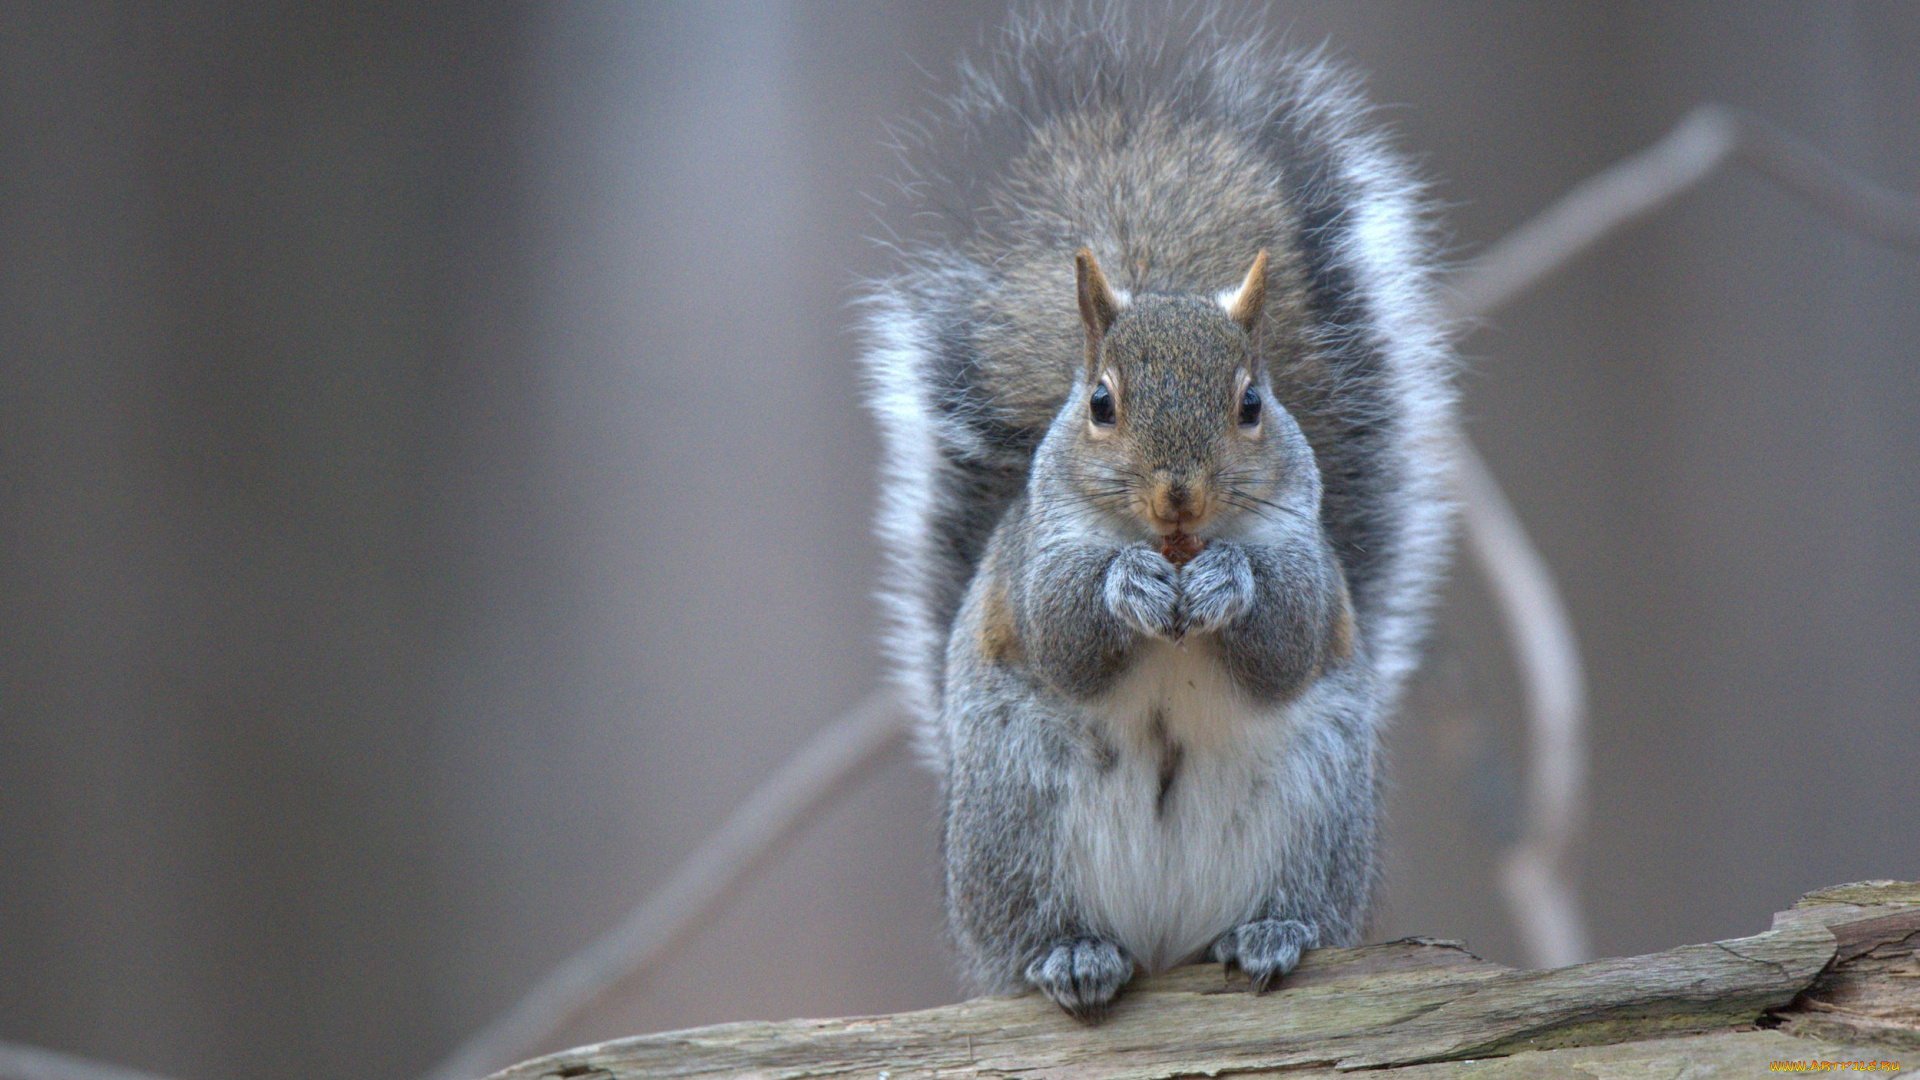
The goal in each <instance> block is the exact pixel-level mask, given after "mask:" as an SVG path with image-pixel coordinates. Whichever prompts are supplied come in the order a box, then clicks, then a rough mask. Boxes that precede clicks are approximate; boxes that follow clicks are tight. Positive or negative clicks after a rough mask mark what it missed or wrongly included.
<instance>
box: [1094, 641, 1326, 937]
mask: <svg viewBox="0 0 1920 1080" xmlns="http://www.w3.org/2000/svg"><path fill="white" fill-rule="evenodd" d="M1286 712H1287V710H1286V709H1285V708H1282V709H1280V710H1278V711H1274V712H1265V711H1261V710H1257V709H1254V708H1252V707H1250V706H1248V705H1246V704H1244V703H1243V702H1241V700H1240V698H1239V696H1238V695H1237V694H1236V693H1235V691H1234V688H1233V687H1232V685H1231V683H1230V681H1229V678H1228V676H1227V673H1226V672H1225V670H1224V669H1223V668H1222V667H1221V665H1220V663H1219V662H1218V660H1217V659H1216V658H1215V657H1214V655H1213V651H1212V648H1211V647H1210V646H1209V645H1208V644H1207V643H1206V642H1204V641H1193V642H1189V643H1187V644H1184V645H1180V646H1175V645H1169V644H1166V643H1162V642H1156V643H1154V644H1153V645H1151V646H1149V651H1148V653H1147V654H1146V655H1143V656H1141V657H1140V658H1139V659H1138V660H1137V661H1136V663H1135V665H1134V668H1133V670H1132V671H1130V672H1129V673H1128V675H1127V677H1126V678H1125V679H1124V680H1123V682H1122V683H1121V685H1120V686H1119V687H1117V688H1116V689H1115V690H1114V692H1113V693H1112V694H1110V695H1109V696H1108V697H1107V698H1106V699H1105V700H1104V701H1103V702H1101V703H1100V705H1099V706H1098V707H1096V709H1095V713H1096V715H1097V716H1098V717H1099V723H1101V724H1102V726H1104V727H1105V729H1106V731H1105V735H1106V737H1107V738H1108V739H1110V740H1111V742H1112V744H1113V746H1114V748H1115V749H1117V750H1118V751H1119V759H1118V761H1117V763H1115V764H1113V765H1112V767H1110V768H1108V769H1107V770H1105V771H1104V772H1102V771H1100V770H1099V769H1098V768H1097V766H1094V765H1090V766H1089V767H1088V768H1086V769H1084V770H1080V771H1077V772H1076V774H1075V777H1074V780H1073V782H1072V783H1071V784H1070V785H1069V792H1068V796H1067V809H1066V814H1065V819H1064V823H1065V825H1066V829H1065V835H1064V836H1063V838H1062V840H1063V845H1064V847H1065V849H1066V850H1065V851H1064V852H1063V854H1064V855H1065V859H1064V863H1065V867H1066V869H1067V872H1068V874H1069V875H1070V877H1071V880H1072V882H1073V888H1074V895H1075V896H1076V897H1077V898H1078V900H1079V902H1080V904H1081V905H1082V907H1083V910H1084V913H1085V915H1086V916H1087V918H1088V919H1089V920H1090V921H1091V922H1092V924H1093V925H1094V926H1095V927H1097V928H1098V929H1099V930H1101V931H1102V932H1104V933H1107V934H1110V935H1112V937H1113V939H1114V940H1115V941H1116V942H1117V943H1118V944H1120V946H1121V947H1122V948H1124V949H1126V950H1127V952H1128V953H1130V954H1131V955H1132V956H1133V957H1134V959H1135V960H1136V961H1137V962H1139V963H1140V964H1142V965H1144V966H1145V967H1146V968H1147V969H1148V970H1152V971H1158V970H1161V969H1164V968H1167V967H1171V966H1173V965H1175V964H1179V963H1185V962H1187V961H1190V960H1193V959H1196V958H1197V957H1198V954H1199V953H1200V952H1201V951H1202V950H1204V949H1205V948H1206V947H1207V946H1208V945H1209V944H1211V943H1212V942H1213V940H1214V939H1215V938H1216V937H1218V936H1220V935H1221V934H1222V933H1224V932H1226V931H1227V930H1229V929H1231V928H1233V927H1235V926H1237V925H1239V924H1240V923H1242V922H1245V921H1247V920H1248V919H1250V918H1253V917H1254V916H1256V915H1257V914H1258V913H1259V909H1260V906H1261V904H1262V903H1263V901H1264V900H1265V899H1266V898H1267V897H1268V896H1269V895H1270V893H1271V890H1272V888H1273V883H1274V881H1275V878H1276V873H1277V867H1278V864H1279V860H1280V858H1281V853H1282V848H1283V846H1284V836H1285V832H1286V823H1285V822H1284V821H1282V820H1276V817H1277V816H1284V815H1276V814H1275V812H1274V811H1275V800H1274V798H1273V796H1272V794H1271V793H1269V794H1268V796H1267V797H1266V798H1259V797H1258V796H1257V794H1256V792H1257V789H1258V788H1259V787H1260V786H1261V785H1262V783H1263V782H1264V783H1267V784H1271V783H1273V782H1275V780H1276V776H1275V774H1276V772H1277V771H1278V770H1277V769H1276V766H1277V765H1278V763H1279V760H1280V758H1281V756H1282V754H1283V746H1284V742H1285V739H1286V733H1287V730H1288V728H1289V727H1291V725H1290V724H1289V723H1288V717H1287V715H1286ZM1156 713H1157V714H1158V715H1159V716H1160V717H1161V718H1162V719H1161V724H1160V726H1161V727H1162V728H1163V729H1164V732H1165V738H1164V739H1163V738H1161V737H1160V736H1159V735H1158V734H1157V733H1156V732H1155V731H1154V728H1155V723H1154V716H1155V714H1156ZM1169 744H1173V745H1178V746H1179V747H1180V762H1179V768H1178V770H1177V772H1176V773H1175V774H1174V780H1173V783H1172V786H1171V787H1170V788H1169V790H1168V796H1167V798H1166V800H1165V805H1164V813H1163V812H1162V811H1161V809H1160V803H1161V798H1160V790H1161V768H1162V760H1163V757H1164V754H1165V749H1166V747H1167V746H1168V745H1169ZM1283 803H1284V801H1283Z"/></svg>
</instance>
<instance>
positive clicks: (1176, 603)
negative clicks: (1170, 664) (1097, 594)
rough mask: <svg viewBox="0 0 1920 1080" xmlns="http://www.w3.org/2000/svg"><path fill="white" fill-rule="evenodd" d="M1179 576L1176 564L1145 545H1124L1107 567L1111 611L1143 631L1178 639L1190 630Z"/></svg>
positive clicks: (1123, 620)
mask: <svg viewBox="0 0 1920 1080" xmlns="http://www.w3.org/2000/svg"><path fill="white" fill-rule="evenodd" d="M1179 576H1180V571H1179V570H1177V569H1175V568H1174V565H1173V564H1172V563H1170V562H1168V561H1167V560H1166V559H1165V558H1163V557H1162V556H1161V554H1160V553H1159V552H1158V551H1155V550H1154V549H1152V548H1150V547H1147V546H1146V545H1145V544H1134V545H1132V546H1130V547H1125V548H1122V549H1120V554H1118V555H1116V556H1114V558H1113V562H1112V563H1111V564H1110V565H1109V566H1108V567H1107V610H1108V611H1111V612H1113V614H1114V617H1115V618H1117V619H1119V620H1120V621H1121V622H1123V623H1126V624H1127V625H1128V626H1131V627H1133V628H1134V629H1135V630H1138V631H1139V632H1140V633H1142V634H1146V635H1147V636H1149V637H1159V638H1166V639H1167V640H1169V641H1172V640H1176V639H1178V638H1179V637H1180V635H1181V633H1182V632H1183V631H1184V630H1185V629H1186V627H1185V625H1184V622H1183V620H1182V617H1181V612H1180V586H1179Z"/></svg>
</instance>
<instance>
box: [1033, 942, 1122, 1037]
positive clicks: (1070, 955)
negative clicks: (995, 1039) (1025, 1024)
mask: <svg viewBox="0 0 1920 1080" xmlns="http://www.w3.org/2000/svg"><path fill="white" fill-rule="evenodd" d="M1131 978H1133V961H1132V959H1130V958H1129V957H1128V956H1127V954H1126V953H1123V952H1121V951H1120V946H1118V945H1115V944H1114V943H1113V942H1111V941H1108V940H1106V939H1105V938H1097V937H1075V938H1067V939H1065V940H1062V941H1057V942H1055V943H1054V944H1053V945H1052V946H1051V947H1050V948H1048V949H1047V950H1046V951H1044V952H1042V953H1041V954H1040V955H1039V956H1037V957H1035V958H1034V961H1033V963H1031V964H1028V965H1027V981H1028V982H1030V983H1032V984H1033V985H1034V986H1037V987H1039V988H1040V990H1041V992H1042V993H1044V994H1046V995H1047V996H1048V997H1050V998H1052V999H1053V1001H1054V1004H1056V1005H1059V1006H1060V1007H1061V1008H1063V1009H1065V1010H1067V1012H1068V1013H1069V1014H1070V1015H1071V1016H1072V1017H1073V1018H1074V1019H1075V1020H1079V1021H1081V1022H1082V1023H1088V1024H1097V1023H1099V1022H1100V1020H1101V1018H1102V1017H1104V1016H1105V1015H1106V1012H1107V1006H1109V1005H1111V1004H1113V999H1114V997H1115V996H1117V995H1118V994H1119V993H1120V988H1121V987H1123V986H1125V985H1127V980H1128V979H1131Z"/></svg>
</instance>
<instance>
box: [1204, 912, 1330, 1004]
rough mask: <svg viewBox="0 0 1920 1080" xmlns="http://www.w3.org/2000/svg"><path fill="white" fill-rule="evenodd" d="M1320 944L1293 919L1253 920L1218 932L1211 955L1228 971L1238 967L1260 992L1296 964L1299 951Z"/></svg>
mask: <svg viewBox="0 0 1920 1080" xmlns="http://www.w3.org/2000/svg"><path fill="white" fill-rule="evenodd" d="M1319 943H1320V935H1319V934H1317V933H1315V932H1314V930H1313V928H1312V927H1311V926H1308V925H1307V924H1306V923H1303V922H1300V921H1298V920H1296V919H1255V920H1253V921H1252V922H1246V923H1241V924H1240V925H1239V926H1236V927H1234V928H1233V929H1231V930H1229V931H1227V932H1226V933H1224V934H1222V935H1220V939H1219V940H1218V941H1215V942H1214V943H1213V958H1214V959H1215V960H1217V961H1219V962H1220V963H1221V964H1222V965H1224V966H1225V967H1226V969H1227V970H1228V971H1232V970H1233V969H1234V968H1239V969H1240V970H1241V971H1242V972H1243V973H1245V975H1246V976H1247V978H1248V979H1251V980H1252V981H1253V992H1254V993H1256V994H1264V993H1266V992H1267V991H1268V990H1271V989H1272V988H1273V984H1274V983H1275V982H1277V981H1279V979H1280V977H1281V976H1283V975H1286V974H1287V973H1288V972H1291V971H1292V970H1293V969H1294V968H1295V967H1298V966H1299V964H1300V953H1301V951H1302V950H1304V949H1311V948H1314V947H1315V946H1317V945H1319Z"/></svg>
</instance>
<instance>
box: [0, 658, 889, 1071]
mask: <svg viewBox="0 0 1920 1080" xmlns="http://www.w3.org/2000/svg"><path fill="white" fill-rule="evenodd" d="M906 730H907V722H906V715H905V710H903V709H902V708H901V706H900V703H899V700H898V699H897V697H896V696H895V695H894V694H893V693H891V692H888V691H878V692H875V693H873V694H870V695H868V696H867V698H866V700H864V701H862V702H861V703H860V704H859V705H856V706H854V708H853V710H852V711H851V712H849V713H847V714H846V715H845V716H843V717H841V718H840V719H838V720H836V721H834V722H833V723H831V724H828V725H827V726H826V727H825V728H824V729H822V730H821V731H820V733H819V734H818V735H815V736H814V737H813V741H811V742H809V743H808V744H807V745H806V746H805V747H804V748H803V749H802V750H801V751H800V753H799V755H798V756H796V757H794V758H793V759H792V760H790V761H788V762H787V763H786V764H785V765H783V766H781V768H780V770H779V771H778V772H776V773H774V774H773V777H772V778H771V779H769V780H768V781H767V782H766V783H764V784H762V785H761V786H760V789H759V790H758V791H755V792H754V793H753V794H752V795H750V796H748V798H747V801H746V802H744V803H742V804H741V805H740V808H739V809H737V810H735V811H734V812H733V816H732V817H729V818H728V819H727V820H726V823H725V824H723V825H721V826H720V829H719V831H718V832H716V833H714V834H713V835H712V836H711V837H708V838H707V840H706V841H705V842H703V843H702V844H701V845H700V847H699V849H698V850H696V851H695V852H694V853H693V854H692V855H690V856H688V857H687V859H686V861H684V862H682V863H681V864H680V865H679V867H678V868H677V869H675V870H674V872H673V877H671V878H669V879H668V881H667V884H666V886H665V887H663V888H662V889H660V891H658V892H656V893H654V894H653V895H652V896H650V897H648V898H647V900H646V901H645V902H644V903H642V904H640V905H639V906H638V907H636V908H634V909H633V910H632V911H630V912H628V913H627V916H626V917H625V918H624V919H622V920H621V921H620V924H619V925H618V926H615V927H614V928H613V929H612V930H610V931H608V932H607V933H605V934H603V935H601V936H600V937H599V938H598V939H597V940H595V941H593V942H592V943H590V944H589V945H587V947H586V948H584V949H581V950H580V951H579V952H577V953H575V954H574V955H573V956H572V957H570V958H568V959H567V960H566V961H565V962H564V963H562V964H561V965H560V966H559V967H557V968H554V969H553V970H552V971H550V972H548V973H547V975H546V977H545V978H543V979H541V980H540V982H539V983H538V984H537V985H536V986H534V988H533V989H532V990H530V991H528V993H527V994H526V996H525V997H523V998H521V999H520V1001H519V1003H518V1004H516V1005H514V1007H513V1008H512V1009H510V1010H508V1011H507V1013H506V1014H505V1015H503V1016H501V1017H500V1018H499V1019H497V1020H495V1021H494V1022H493V1023H491V1024H489V1025H487V1027H486V1028H485V1029H483V1030H482V1031H480V1032H478V1033H477V1034H475V1035H474V1036H472V1037H471V1038H469V1039H467V1040H466V1041H465V1042H463V1043H461V1044H460V1045H459V1046H458V1047H457V1048H455V1050H454V1052H453V1053H452V1054H450V1055H448V1056H447V1057H446V1058H445V1059H444V1060H443V1061H441V1062H440V1064H439V1065H437V1066H435V1067H434V1069H433V1071H432V1072H430V1073H428V1074H427V1080H474V1078H475V1077H479V1076H484V1075H486V1074H487V1073H490V1072H493V1071H494V1070H496V1069H499V1068H502V1067H504V1066H507V1065H511V1064H513V1063H514V1062H516V1061H518V1060H520V1059H521V1058H523V1057H525V1056H527V1054H529V1053H531V1052H532V1051H533V1050H535V1049H536V1048H538V1047H539V1046H540V1044H541V1042H542V1040H544V1039H547V1038H549V1037H550V1036H552V1035H553V1034H554V1033H555V1032H557V1031H559V1030H560V1028H562V1027H563V1026H565V1025H566V1023H567V1022H568V1021H570V1020H572V1019H573V1018H575V1017H577V1016H579V1015H580V1014H581V1013H582V1012H584V1011H586V1010H587V1009H588V1008H590V1007H591V1006H592V1005H593V1004H595V1003H596V1002H598V1001H599V1000H601V999H602V998H603V997H605V996H606V995H607V993H608V992H609V991H611V990H612V989H614V988H615V987H616V986H618V985H620V984H621V983H622V982H625V981H626V980H628V979H631V978H634V977H636V976H638V975H639V974H641V973H642V972H645V971H646V970H648V969H649V968H651V967H653V966H654V965H655V964H658V963H659V962H660V961H661V960H662V959H664V958H665V957H666V956H667V955H668V954H669V953H671V952H672V950H673V947H674V946H675V945H678V944H680V943H681V942H683V941H685V940H686V939H687V938H689V937H691V936H692V935H693V933H694V931H696V930H698V929H699V928H700V927H701V926H703V925H704V924H705V923H706V922H707V921H708V920H709V919H710V918H711V917H712V916H713V915H714V914H715V913H716V912H718V911H719V909H720V908H721V906H722V905H723V904H724V903H725V902H726V901H727V900H729V899H731V898H732V897H733V895H734V894H735V890H736V887H737V886H738V885H739V884H740V882H741V880H742V879H744V878H745V877H746V876H747V875H748V874H750V873H752V872H753V871H754V870H755V869H757V868H758V867H759V866H760V865H761V864H762V863H763V862H764V861H765V860H766V858H767V857H768V856H769V855H771V854H773V853H774V852H775V851H777V850H778V849H779V848H780V847H781V845H782V844H783V843H784V842H785V841H786V840H787V839H788V838H789V837H791V836H793V835H794V834H795V833H796V832H798V831H799V830H800V828H801V827H802V826H804V825H806V824H807V823H808V822H810V821H812V820H813V819H814V818H815V817H816V816H818V815H819V813H820V811H821V810H823V809H825V807H826V806H827V804H828V803H829V802H830V801H831V799H832V797H833V796H834V795H836V794H838V793H839V792H841V791H844V790H846V789H847V788H848V787H850V786H852V783H853V781H854V780H855V779H856V778H857V777H859V776H860V775H862V774H863V773H865V772H866V771H867V770H868V769H870V768H871V767H872V766H873V765H874V764H876V763H877V762H879V761H880V760H882V759H883V758H884V757H885V756H886V755H887V753H888V752H889V751H891V750H893V749H894V748H895V747H896V746H897V745H899V743H900V741H901V738H902V736H904V735H905V734H906ZM0 1080H10V1078H0ZM76 1080H77V1078H76Z"/></svg>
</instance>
